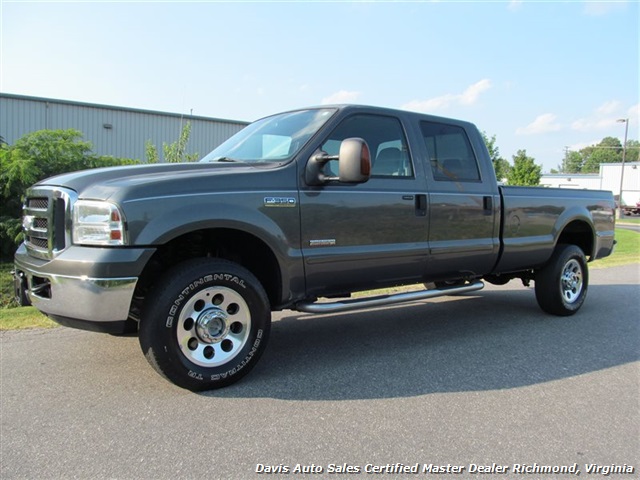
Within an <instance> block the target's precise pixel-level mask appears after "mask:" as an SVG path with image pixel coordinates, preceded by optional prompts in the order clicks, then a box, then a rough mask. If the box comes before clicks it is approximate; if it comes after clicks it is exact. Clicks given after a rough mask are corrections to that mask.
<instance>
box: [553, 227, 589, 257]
mask: <svg viewBox="0 0 640 480" xmlns="http://www.w3.org/2000/svg"><path fill="white" fill-rule="evenodd" d="M561 243H566V244H570V245H577V246H578V247H580V248H581V249H582V251H583V252H584V254H585V256H587V257H590V256H591V255H592V254H593V229H592V228H591V226H589V224H588V223H586V222H582V221H579V220H576V221H573V222H571V223H569V224H568V225H567V226H566V227H564V230H562V233H561V234H560V237H559V238H558V244H561Z"/></svg>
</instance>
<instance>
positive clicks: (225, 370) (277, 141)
mask: <svg viewBox="0 0 640 480" xmlns="http://www.w3.org/2000/svg"><path fill="white" fill-rule="evenodd" d="M614 209H615V204H614V199H613V196H612V194H611V192H604V191H585V190H582V191H576V190H559V189H545V188H530V187H504V186H499V185H498V183H497V182H496V177H495V173H494V169H493V166H492V164H491V159H490V158H489V155H488V152H487V149H486V147H485V145H484V142H483V139H482V136H481V135H480V134H479V132H478V130H477V129H476V127H475V126H473V125H472V124H470V123H467V122H463V121H459V120H452V119H447V118H440V117H434V116H429V115H422V114H417V113H411V112H404V111H397V110H389V109H382V108H374V107H365V106H354V105H346V106H345V105H341V106H323V107H318V108H308V109H302V110H296V111H290V112H285V113H281V114H278V115H273V116H270V117H267V118H264V119H261V120H258V121H256V122H255V123H252V124H251V125H249V126H247V127H246V128H245V129H243V130H242V131H241V132H239V133H238V134H236V135H235V136H233V137H232V138H230V139H229V140H227V141H226V142H225V143H223V144H222V145H220V146H219V147H218V148H216V149H215V150H214V151H213V152H211V153H210V154H209V155H207V156H206V157H204V158H203V159H202V161H201V162H198V163H190V164H157V165H141V166H127V167H115V168H105V169H95V170H88V171H82V172H75V173H69V174H65V175H60V176H57V177H53V178H49V179H47V180H45V181H42V182H40V183H38V184H36V185H34V186H33V187H32V188H30V189H29V190H28V191H27V193H26V200H25V206H24V220H23V225H24V233H25V241H24V243H23V244H22V245H21V246H20V247H19V249H18V251H17V252H16V255H15V284H16V294H17V296H18V298H20V299H21V301H22V303H23V304H24V303H28V302H30V303H32V304H33V305H35V306H36V307H37V308H38V309H39V310H40V311H42V312H43V313H45V314H46V315H48V316H49V317H50V318H52V319H53V320H55V321H56V322H58V323H60V324H62V325H66V326H69V327H75V328H82V329H88V330H93V331H100V332H108V333H113V334H119V333H125V332H131V331H137V332H138V336H139V339H140V345H141V347H142V350H143V352H144V354H145V355H146V357H147V359H148V361H149V363H150V364H151V365H152V366H153V367H154V368H155V369H156V370H157V371H158V372H159V373H160V374H161V375H163V376H165V377H166V378H168V379H169V380H170V381H172V382H174V383H175V384H177V385H179V386H181V387H184V388H188V389H191V390H206V389H211V388H216V387H223V386H226V385H229V384H231V383H233V382H235V381H237V380H238V379H240V378H241V377H243V376H244V375H245V374H246V373H247V372H249V370H250V369H251V368H252V367H253V366H254V365H255V364H256V362H257V361H258V359H259V357H260V355H261V354H262V352H263V351H264V349H265V347H266V344H267V340H268V337H269V330H270V324H271V311H275V310H282V309H292V310H298V311H302V312H312V313H330V312H339V311H345V310H350V309H361V308H367V307H375V306H380V305H388V304H392V303H399V302H406V301H416V300H422V299H428V298H432V297H436V296H440V295H450V294H461V293H465V292H471V291H475V290H479V289H481V288H482V287H483V286H484V283H483V280H484V281H487V282H491V283H493V284H504V283H506V282H508V281H509V280H511V279H514V278H520V279H522V281H523V282H524V283H525V284H526V285H528V284H529V282H530V281H531V280H533V281H534V282H535V295H536V298H537V301H538V304H539V305H540V307H541V308H542V310H544V311H545V312H548V313H551V314H555V315H571V314H573V313H575V312H576V311H577V310H578V309H579V308H580V307H581V306H582V304H583V302H584V300H585V296H586V294H587V286H588V269H587V260H589V261H590V260H594V259H597V258H601V257H605V256H607V255H609V254H610V253H611V251H612V249H613V246H614V243H615V242H614V221H615V220H614V218H615V214H614ZM415 284H420V285H421V284H425V288H424V289H421V290H419V291H413V292H411V293H397V294H394V295H377V296H368V297H367V296H364V297H358V298H348V297H350V295H351V293H353V292H357V291H364V290H374V289H378V288H383V287H393V286H400V285H415Z"/></svg>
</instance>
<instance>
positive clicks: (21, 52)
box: [0, 0, 640, 172]
mask: <svg viewBox="0 0 640 480" xmlns="http://www.w3.org/2000/svg"><path fill="white" fill-rule="evenodd" d="M0 17H1V19H0V92H2V93H11V94H20V95H30V96H36V97H47V98H55V99H64V100H73V101H80V102H89V103H97V104H105V105H117V106H123V107H131V108H141V109H148V110H157V111H162V112H173V113H185V114H189V113H192V114H194V115H199V116H206V117H215V118H222V119H232V120H243V121H252V120H256V119H258V118H261V117H263V116H266V115H269V114H272V113H277V112H280V111H285V110H290V109H294V108H300V107H307V106H313V105H321V104H327V103H357V104H365V105H376V106H383V107H390V108H400V109H406V110H414V111H419V112H425V113H429V114H434V115H439V116H444V117H452V118H459V119H463V120H468V121H471V122H473V123H475V124H476V125H477V126H478V128H479V129H480V130H481V131H484V132H486V133H487V135H488V136H489V137H492V136H494V135H495V137H496V145H497V146H498V148H499V150H500V154H501V156H503V157H504V158H507V159H508V160H511V159H512V157H513V155H515V154H516V153H517V151H518V150H526V152H527V154H528V155H529V156H531V157H534V158H535V161H536V163H538V164H540V165H542V166H543V171H545V172H548V171H549V170H550V169H552V168H557V167H558V166H559V165H560V164H561V163H562V159H563V157H564V155H565V151H566V150H567V149H569V150H579V149H580V148H583V147H585V146H588V145H592V144H595V143H598V142H599V141H600V140H601V139H602V138H604V137H606V136H613V137H617V138H619V139H620V140H621V141H622V140H623V138H624V134H625V126H628V138H629V139H638V138H639V130H640V126H639V122H638V116H639V110H640V107H639V96H640V80H639V72H640V66H639V61H640V54H639V30H640V13H639V2H638V1H637V0H633V1H632V0H628V1H624V0H621V1H608V2H604V1H603V2H589V1H564V2H559V1H518V0H514V1H477V2H471V1H446V0H442V1H410V0H409V1H396V2H382V1H358V2H349V1H338V0H335V1H306V2H305V1H276V2H267V1H242V0H239V1H238V0H236V1H183V2H170V1H137V2H134V1H81V0H80V1H67V2H55V1H29V0H19V1H11V0H0ZM627 118H628V119H629V123H628V124H625V123H621V122H618V121H617V120H619V119H627Z"/></svg>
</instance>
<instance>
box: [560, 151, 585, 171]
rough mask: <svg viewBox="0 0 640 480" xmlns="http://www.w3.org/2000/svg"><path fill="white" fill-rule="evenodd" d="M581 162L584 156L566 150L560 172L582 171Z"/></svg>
mask: <svg viewBox="0 0 640 480" xmlns="http://www.w3.org/2000/svg"><path fill="white" fill-rule="evenodd" d="M583 164H584V158H583V156H582V153H580V152H575V151H568V152H567V153H566V154H565V157H564V162H563V167H562V170H563V172H562V173H580V172H582V166H583Z"/></svg>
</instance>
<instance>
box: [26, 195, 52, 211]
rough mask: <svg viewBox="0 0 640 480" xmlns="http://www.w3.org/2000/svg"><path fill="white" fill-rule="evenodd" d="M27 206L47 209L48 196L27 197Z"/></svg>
mask: <svg viewBox="0 0 640 480" xmlns="http://www.w3.org/2000/svg"><path fill="white" fill-rule="evenodd" d="M26 204H27V208H33V209H36V210H46V209H47V208H48V207H49V199H48V198H37V197H36V198H27V203H26Z"/></svg>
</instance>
